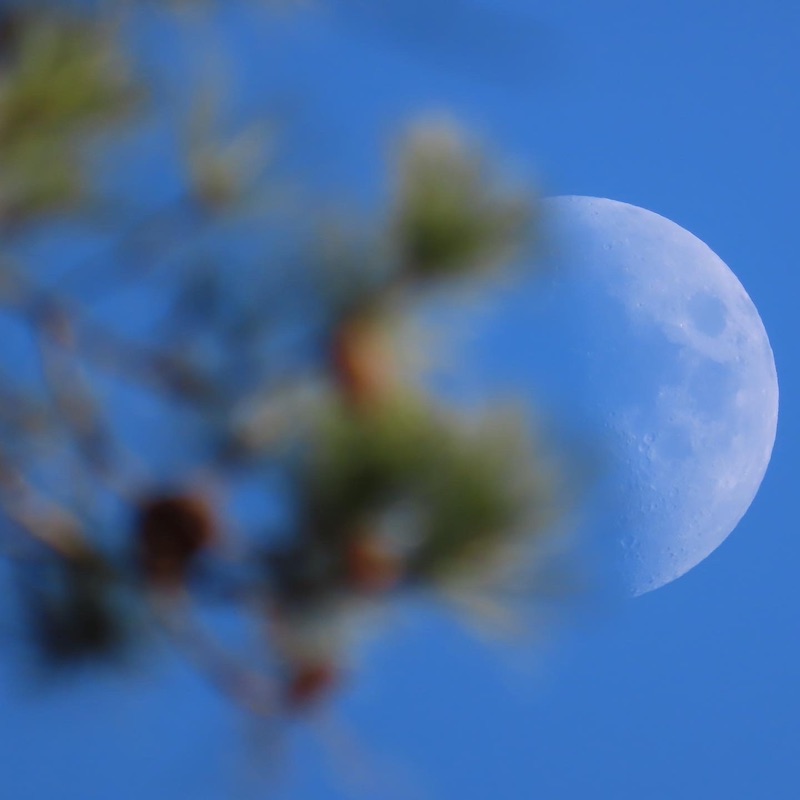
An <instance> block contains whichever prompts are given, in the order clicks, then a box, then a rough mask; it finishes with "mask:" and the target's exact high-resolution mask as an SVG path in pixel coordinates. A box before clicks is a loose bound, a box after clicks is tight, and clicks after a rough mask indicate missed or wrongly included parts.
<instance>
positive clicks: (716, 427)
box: [457, 197, 778, 595]
mask: <svg viewBox="0 0 800 800" xmlns="http://www.w3.org/2000/svg"><path fill="white" fill-rule="evenodd" d="M544 213H545V218H546V221H547V225H546V226H545V230H546V231H547V233H548V235H549V236H548V239H549V242H550V247H549V248H548V255H547V256H546V257H545V258H544V259H543V260H544V262H545V263H544V265H543V271H540V272H539V275H538V277H531V276H529V277H526V278H523V279H522V280H521V281H519V280H515V281H514V282H513V284H511V285H509V284H506V285H504V286H503V287H501V288H500V290H499V291H498V292H495V293H492V298H491V302H490V303H489V307H488V308H484V309H483V313H481V314H479V315H477V316H478V318H477V319H473V320H472V321H471V324H470V326H469V327H470V336H469V341H467V342H466V350H467V352H465V353H463V354H462V355H465V356H466V357H467V358H469V364H470V365H476V364H477V365H478V366H477V371H478V373H479V378H478V380H479V381H480V382H481V386H482V387H483V389H488V387H494V388H496V389H498V390H499V391H500V392H501V393H502V392H503V391H504V389H506V388H514V389H520V388H521V389H522V390H523V391H524V392H526V393H528V395H529V396H530V397H531V398H532V399H533V400H535V402H536V403H537V404H538V406H539V407H542V408H543V409H544V410H545V412H546V413H547V414H549V415H550V416H555V417H560V418H561V419H563V421H564V423H565V425H566V427H567V428H571V429H572V431H573V432H578V433H579V435H580V436H582V437H583V438H584V441H585V442H591V443H592V444H593V445H595V446H596V448H597V449H596V452H599V453H600V454H601V457H600V458H599V463H600V469H599V473H600V477H599V478H598V479H597V483H596V484H595V486H594V491H593V492H592V493H591V494H592V495H593V499H592V502H591V503H590V504H587V509H586V511H585V515H584V516H585V520H584V524H585V527H586V528H587V530H590V531H591V537H592V545H593V546H596V549H597V554H598V557H599V558H600V559H601V563H602V564H603V565H604V568H605V567H606V566H607V567H608V570H609V573H610V574H611V575H613V576H614V578H613V580H614V582H615V583H616V584H617V585H618V586H620V585H621V587H622V588H623V589H624V591H625V593H627V594H632V595H639V594H643V593H644V592H648V591H650V590H652V589H656V588H658V587H660V586H663V585H664V584H667V583H669V582H670V581H673V580H675V579H676V578H678V577H680V576H681V575H683V574H684V573H686V572H687V571H688V570H690V569H691V568H692V567H694V566H695V565H697V564H698V563H699V562H701V561H702V560H703V559H704V558H706V556H708V555H709V554H710V553H711V552H712V551H713V550H715V549H716V548H717V547H718V546H719V545H720V544H721V543H722V542H723V541H724V540H725V538H726V537H727V536H728V535H729V534H730V533H731V531H732V530H733V529H734V528H735V527H736V525H737V524H738V522H739V520H740V519H741V518H742V516H743V515H744V514H745V512H746V511H747V509H748V507H749V506H750V504H751V503H752V501H753V498H754V497H755V495H756V492H757V491H758V488H759V485H760V484H761V481H762V479H763V477H764V473H765V471H766V468H767V464H768V463H769V459H770V455H771V453H772V446H773V442H774V439H775V432H776V425H777V415H778V384H777V376H776V372H775V363H774V360H773V356H772V350H771V348H770V345H769V341H768V339H767V334H766V332H765V330H764V326H763V324H762V322H761V319H760V317H759V315H758V312H757V311H756V308H755V306H754V305H753V303H752V301H751V300H750V298H749V296H748V295H747V292H746V291H745V290H744V288H743V287H742V285H741V283H740V282H739V281H738V279H737V278H736V276H735V275H734V274H733V273H732V272H731V270H730V269H729V268H728V267H727V266H726V265H725V264H724V263H723V262H722V261H721V260H720V259H719V258H718V257H717V256H716V255H715V254H714V253H713V252H712V251H711V250H710V249H709V248H708V247H707V246H706V245H705V244H703V242H701V241H700V240H699V239H697V238H696V237H695V236H693V235H692V234H691V233H689V232H688V231H686V230H684V229H683V228H681V227H680V226H678V225H676V224H675V223H673V222H670V221H669V220H667V219H665V218H664V217H661V216H659V215H658V214H655V213H652V212H650V211H646V210H644V209H641V208H637V207H635V206H632V205H628V204H626V203H621V202H616V201H613V200H605V199H598V198H592V197H558V198H552V199H548V200H546V201H545V202H544ZM457 324H458V323H457ZM472 380H475V378H474V377H473V378H472ZM469 389H470V387H469V386H466V385H463V384H462V385H461V386H460V387H459V391H469Z"/></svg>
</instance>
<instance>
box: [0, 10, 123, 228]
mask: <svg viewBox="0 0 800 800" xmlns="http://www.w3.org/2000/svg"><path fill="white" fill-rule="evenodd" d="M18 13H20V14H21V13H22V12H18ZM18 28H19V31H18V34H17V39H18V40H17V41H16V42H15V46H14V47H13V48H12V54H11V58H10V64H8V65H7V67H6V68H5V69H4V70H3V73H2V75H1V76H0V215H2V217H3V218H5V219H6V220H11V221H18V220H20V219H26V218H29V217H31V216H32V215H35V214H39V213H47V212H48V211H52V210H57V209H61V208H64V207H69V206H70V205H74V204H75V203H76V202H77V201H78V200H80V199H81V196H82V194H83V193H84V190H85V188H86V182H85V178H84V175H83V172H82V169H81V164H80V148H81V147H82V146H84V145H85V143H86V142H85V141H84V140H85V137H87V136H89V135H90V133H91V132H93V131H95V130H97V128H98V126H101V125H103V126H104V125H107V124H108V123H109V122H111V121H112V120H114V119H117V118H118V117H119V115H120V114H121V113H122V112H124V111H126V110H128V109H129V108H130V106H131V103H132V101H133V98H134V93H133V90H132V87H131V84H130V82H129V80H128V79H127V77H126V76H125V74H124V72H123V71H122V69H121V66H120V63H119V59H118V58H117V57H116V56H115V55H114V51H113V48H114V41H113V37H112V36H111V33H110V31H108V30H106V29H105V28H103V27H102V26H100V25H99V24H94V25H93V24H91V23H89V22H87V21H80V22H79V21H77V20H67V19H60V18H56V17H53V16H50V15H31V16H30V17H27V18H26V17H22V19H21V21H20V22H19V23H18Z"/></svg>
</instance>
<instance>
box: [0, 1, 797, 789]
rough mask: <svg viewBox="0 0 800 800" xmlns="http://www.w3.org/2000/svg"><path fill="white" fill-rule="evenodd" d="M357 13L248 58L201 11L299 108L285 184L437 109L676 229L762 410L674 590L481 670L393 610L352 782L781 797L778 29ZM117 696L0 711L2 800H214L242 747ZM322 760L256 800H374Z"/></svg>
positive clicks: (786, 711)
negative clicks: (770, 386) (775, 419)
mask: <svg viewBox="0 0 800 800" xmlns="http://www.w3.org/2000/svg"><path fill="white" fill-rule="evenodd" d="M338 5H339V6H346V5H347V4H346V3H345V2H344V0H340V2H339V3H338ZM353 5H354V7H353V9H351V10H349V9H347V8H344V9H340V10H339V12H338V13H336V14H333V15H331V16H330V17H329V18H328V19H327V20H326V21H325V23H324V24H323V23H321V22H317V23H315V24H314V25H313V26H312V28H311V29H310V30H308V31H306V32H303V33H302V34H300V33H297V34H296V36H297V38H296V39H287V40H284V44H283V46H282V47H276V48H275V49H270V50H266V51H265V50H264V49H263V48H262V47H261V46H260V45H259V42H258V38H257V36H256V35H255V33H254V32H253V29H252V27H251V26H250V25H248V23H247V18H246V15H245V14H244V13H242V14H239V13H236V12H230V13H229V14H226V15H225V17H224V25H225V31H226V35H227V36H229V37H230V39H231V41H235V42H239V43H240V47H241V51H240V52H241V62H240V64H241V75H240V77H241V78H242V81H243V84H242V85H243V86H244V89H243V92H242V97H243V100H242V102H243V103H244V102H245V101H246V99H247V97H248V93H249V92H253V94H254V95H255V93H256V88H257V87H256V86H255V83H256V82H257V78H258V69H259V67H258V65H259V64H262V65H264V66H263V69H264V72H265V74H269V75H272V76H275V80H276V81H279V80H285V81H286V82H287V83H289V84H292V85H293V86H294V87H295V88H296V89H297V90H298V92H302V93H303V94H304V96H305V98H306V101H305V103H304V104H303V106H302V107H301V111H300V118H301V120H302V126H301V127H300V128H299V129H298V136H299V139H298V144H299V146H300V148H301V149H302V152H303V153H304V156H303V158H302V159H300V162H299V165H300V166H301V167H303V168H304V169H306V170H307V171H308V173H309V174H313V175H315V176H316V178H317V179H318V180H320V182H322V183H325V184H329V185H331V186H337V185H342V184H343V183H346V184H347V185H349V186H351V187H352V189H353V191H354V193H355V194H356V195H359V196H363V197H369V196H370V195H371V193H372V192H374V190H375V187H376V186H377V181H376V179H375V175H376V170H377V169H378V168H379V167H380V165H381V163H382V158H383V155H384V153H385V143H386V136H387V134H388V133H390V132H391V131H392V130H393V129H394V127H395V125H397V124H399V123H402V122H403V121H405V120H407V119H408V118H409V117H410V116H411V115H413V114H414V113H415V112H417V111H426V110H430V109H434V110H439V109H448V110H450V111H451V112H452V113H453V114H454V115H455V116H456V117H457V118H459V119H461V120H463V121H464V122H465V123H466V124H467V125H471V126H472V127H473V128H474V129H475V130H477V131H478V132H479V133H480V134H481V135H482V136H484V137H485V138H486V139H487V140H488V141H489V142H491V143H492V145H493V146H494V147H495V148H496V149H497V150H498V151H499V152H501V153H505V154H508V155H509V156H510V157H511V158H512V159H513V161H514V162H515V163H518V164H519V165H520V168H521V169H522V170H523V172H529V173H530V175H531V176H534V175H538V176H540V178H541V181H542V182H543V184H544V185H545V187H546V189H547V191H548V192H549V193H552V194H586V195H595V196H605V197H610V198H614V199H617V200H623V201H626V202H629V203H633V204H636V205H640V206H642V207H644V208H647V209H650V210H653V211H656V212H658V213H660V214H662V215H664V216H666V217H668V218H669V219H672V220H674V221H675V222H677V223H679V224H680V225H682V226H684V227H685V228H687V229H688V230H690V231H691V232H693V233H694V234H695V235H697V236H698V237H699V238H701V239H702V240H703V241H705V242H706V243H707V244H708V245H709V246H710V247H711V248H712V249H713V250H714V251H715V252H717V253H718V254H719V255H720V256H721V257H722V259H723V260H724V261H725V262H726V263H727V264H728V265H729V266H730V267H731V269H732V270H733V271H734V272H735V273H736V275H737V276H738V277H739V279H740V280H741V281H742V283H743V284H744V286H745V288H746V289H747V291H748V293H749V294H750V296H751V297H752V299H753V301H754V302H755V304H756V306H757V307H758V309H759V312H760V314H761V317H762V319H763V321H764V324H765V327H766V329H767V331H768V333H769V335H770V339H771V342H772V347H773V350H774V353H775V359H776V364H777V369H778V378H779V383H780V389H781V413H780V418H779V425H778V437H777V441H776V445H775V450H774V454H773V458H772V463H771V465H770V468H769V470H768V472H767V476H766V478H765V480H764V483H763V485H762V488H761V491H760V492H759V494H758V496H757V497H756V499H755V502H754V503H753V506H752V507H751V509H750V511H749V512H748V514H747V515H746V516H745V518H744V519H743V521H742V522H741V523H740V525H739V526H738V528H737V529H736V531H735V532H734V533H733V534H732V535H731V537H730V538H729V539H728V540H727V541H726V542H725V543H724V544H723V545H722V546H721V547H720V548H719V549H718V550H717V551H716V552H715V553H713V554H712V555H711V556H710V557H709V558H708V559H707V560H706V561H705V562H703V563H702V564H700V565H699V566H698V567H696V568H695V569H694V570H692V571H691V572H689V573H688V574H687V575H686V576H684V577H683V578H681V579H679V580H678V581H676V582H675V583H673V584H671V585H669V586H667V587H665V588H663V589H660V590H658V591H656V592H654V593H652V594H648V595H645V596H643V597H641V598H639V599H637V600H635V601H631V602H629V603H626V604H624V605H622V606H619V607H613V608H608V607H602V608H595V609H586V608H584V609H582V610H581V611H580V612H579V613H578V614H576V615H575V617H573V618H572V620H571V621H570V623H569V624H568V625H566V626H565V627H563V628H561V629H560V630H558V631H557V634H556V636H555V637H554V638H550V639H548V640H547V644H546V647H543V648H540V647H537V646H536V644H535V642H530V643H528V644H526V645H524V646H522V645H514V646H513V647H512V646H503V645H498V646H496V647H489V648H487V647H486V644H485V642H483V641H481V640H480V639H479V638H476V637H474V636H471V635H470V634H469V633H467V632H465V631H464V630H463V629H462V628H460V627H458V626H456V625H454V624H453V622H452V621H450V620H449V619H448V618H446V617H439V616H437V615H429V616H425V617H422V618H421V617H420V616H419V615H418V614H408V615H406V616H405V617H403V618H404V619H406V618H407V621H406V622H405V623H404V624H398V625H397V626H396V628H395V629H394V630H393V632H392V633H391V634H387V635H383V636H381V638H380V641H379V643H378V644H376V645H374V646H372V647H370V648H369V649H368V651H367V653H366V655H365V656H364V660H363V663H362V664H361V665H360V674H359V675H358V676H357V680H354V681H353V683H352V685H351V686H349V687H348V688H347V689H346V690H345V691H344V692H343V694H342V696H341V698H340V699H339V701H337V704H336V708H335V714H334V717H335V719H336V720H338V722H337V724H343V725H346V726H347V727H348V728H349V729H351V730H352V732H353V736H354V737H355V738H356V739H357V740H358V741H359V742H360V744H359V747H360V748H361V749H362V750H363V752H364V753H365V759H366V763H367V766H368V769H367V772H370V771H371V772H373V773H378V774H380V775H381V776H384V779H383V781H382V783H383V784H384V785H388V784H390V783H396V787H395V789H394V790H393V791H389V792H387V793H386V795H385V796H386V797H387V798H388V797H409V798H414V797H417V796H418V797H420V798H431V799H433V798H448V799H449V798H458V800H473V798H474V800H484V799H485V798H486V797H488V796H496V797H500V798H509V800H514V799H515V798H542V799H543V800H551V798H552V800H562V799H565V800H571V799H572V798H587V797H588V798H602V799H605V798H608V799H609V800H627V798H646V800H662V799H663V800H672V799H673V798H681V800H693V799H694V798H698V800H699V799H700V798H704V799H705V798H719V797H724V798H729V799H735V798H742V800H748V799H749V798H770V800H782V799H783V798H786V800H789V799H790V798H795V797H797V796H798V792H800V785H798V784H800V781H798V778H797V775H796V749H797V743H798V741H800V690H798V683H797V676H798V675H800V645H799V644H798V641H797V612H798V605H799V602H800V588H798V587H800V583H798V581H797V577H796V570H797V568H796V564H797V563H798V561H800V558H799V557H800V543H798V541H797V539H796V535H795V531H796V530H797V522H796V519H795V515H794V509H793V507H792V506H791V502H792V498H793V494H792V491H793V489H794V483H793V478H794V475H795V473H794V470H795V469H797V467H798V463H797V460H798V457H797V447H798V444H799V443H800V435H799V432H798V429H797V415H796V413H795V407H796V402H797V401H796V392H797V387H798V368H799V367H798V363H797V359H796V357H795V355H794V353H793V347H794V346H795V342H796V341H797V336H798V331H797V329H796V326H797V324H798V317H797V313H796V310H795V302H794V296H795V293H796V292H797V290H798V281H799V280H800V279H798V277H797V272H796V269H795V267H794V263H793V261H794V259H795V258H796V241H795V240H796V234H795V232H796V225H797V222H796V209H797V200H796V197H797V187H798V185H799V184H800V156H799V155H798V151H797V142H798V140H800V124H799V123H800V107H799V106H798V104H797V87H796V84H797V79H798V75H800V50H798V48H797V32H798V31H800V7H798V6H797V5H796V4H794V3H789V2H777V1H776V0H765V2H761V3H759V4H756V3H753V2H743V1H740V0H728V2H725V3H722V2H712V1H711V0H693V2H689V0H671V2H669V3H659V4H656V3H649V2H642V1H641V0H638V2H637V1H636V0H627V2H622V1H621V0H609V2H605V3H602V4H601V3H594V2H590V1H589V0H560V2H558V3H547V4H544V3H536V2H523V1H522V0H495V2H494V3H492V4H491V5H490V4H489V3H487V2H484V3H477V0H475V2H474V3H473V6H474V7H476V8H477V9H482V10H483V11H484V12H486V13H491V14H494V15H496V16H497V18H499V19H508V20H511V21H512V22H511V24H512V29H513V30H514V32H515V33H514V35H513V36H512V37H510V39H508V40H507V41H506V40H504V41H503V42H500V43H499V44H498V46H496V47H486V46H484V45H483V44H482V41H483V40H482V36H481V34H482V32H483V31H484V30H491V28H490V27H489V26H487V24H486V23H485V22H482V20H483V18H482V17H474V20H475V21H472V19H471V18H469V17H468V18H467V20H466V21H465V22H462V23H460V24H458V25H454V26H453V27H452V28H450V32H449V33H446V32H443V30H442V29H443V28H446V27H448V25H449V23H448V22H446V21H444V22H442V24H441V26H439V27H438V28H437V27H436V25H434V26H433V27H432V28H431V29H429V30H427V32H426V33H425V36H420V37H418V39H419V41H417V39H415V37H414V36H413V35H412V36H408V37H406V38H404V36H403V35H399V34H396V35H392V34H391V33H388V34H387V31H392V30H394V31H395V32H396V31H398V30H400V31H405V30H406V28H405V27H403V26H402V25H401V24H400V23H401V22H402V23H403V25H406V24H408V23H407V20H406V21H405V22H403V20H400V19H395V20H394V22H393V23H392V22H391V21H390V22H389V23H387V22H386V20H385V19H383V21H382V18H381V16H380V14H378V13H377V12H373V11H370V10H367V11H364V10H361V11H359V10H357V4H353ZM365 5H367V4H366V3H365ZM416 5H417V4H416V3H414V4H411V8H412V11H413V7H414V6H416ZM464 5H465V6H469V5H470V4H469V3H468V2H467V0H465V2H464ZM453 6H454V8H455V7H456V6H457V4H456V3H453ZM387 13H388V12H387ZM371 15H374V16H375V17H376V19H372V16H371ZM411 23H412V28H411V29H413V24H414V20H413V15H412V19H411ZM527 41H530V47H529V48H528V46H527V44H526V43H527ZM248 59H251V60H252V62H251V61H248ZM251 63H255V65H256V66H255V67H254V66H248V64H251ZM267 67H269V69H267ZM238 71H239V67H237V72H238ZM250 81H253V83H252V84H251V83H250ZM5 684H6V685H7V686H12V684H10V683H9V682H8V681H5ZM119 685H120V684H119V683H117V682H115V679H108V680H107V681H105V682H101V683H100V684H99V685H98V686H94V687H86V686H82V687H79V688H78V689H77V690H76V691H75V692H71V693H69V694H68V695H67V696H62V697H58V698H56V697H54V696H53V695H47V696H45V697H35V696H32V697H25V698H19V697H13V696H12V694H11V692H10V690H9V689H4V691H3V694H2V695H0V718H1V719H2V721H0V763H2V764H3V769H4V782H3V785H4V791H6V792H7V793H8V797H9V798H15V800H16V799H17V798H19V799H20V800H22V799H23V798H24V800H28V798H30V799H31V800H38V798H45V797H47V798H53V797H75V798H81V800H95V798H96V799H97V800H106V798H110V797H113V798H115V800H128V798H130V799H131V800H133V798H141V797H144V796H147V797H148V798H149V799H150V800H160V798H164V800H167V798H172V797H175V796H178V794H181V795H184V796H189V797H192V798H193V800H214V799H216V798H227V797H233V796H237V795H234V794H233V791H234V790H233V788H232V787H235V786H236V785H237V783H236V782H237V780H239V777H237V776H239V775H240V771H239V770H238V767H239V766H241V764H240V761H241V760H242V758H244V756H243V755H242V753H241V752H240V750H244V748H242V747H241V743H242V739H241V738H240V737H239V734H240V733H241V728H242V726H241V725H240V723H239V721H238V720H237V719H236V718H235V717H234V715H233V714H232V713H231V712H230V710H229V709H228V708H227V707H226V705H225V704H224V703H222V702H221V701H219V699H218V698H216V697H215V696H214V695H213V694H212V693H211V692H210V691H209V690H208V689H207V688H206V687H205V686H204V685H203V684H202V682H201V681H200V680H199V679H197V678H196V677H195V676H194V675H193V673H192V672H191V671H190V670H189V669H188V668H186V667H185V666H183V665H181V664H180V663H177V662H176V663H173V662H172V661H170V660H169V659H166V660H164V661H162V662H159V663H154V664H152V665H150V667H149V668H148V669H147V670H145V671H144V673H143V675H142V676H139V677H138V678H137V679H136V680H135V681H134V682H133V683H132V684H130V685H129V684H126V686H127V689H126V692H125V694H124V699H123V700H120V692H119ZM14 691H15V692H16V689H15V690H14ZM328 738H329V737H327V736H326V735H325V734H320V733H319V731H315V730H314V729H313V726H311V725H299V726H297V728H296V729H294V730H293V731H292V732H291V736H290V746H289V751H290V752H291V753H292V755H291V757H289V756H286V757H285V758H284V757H283V756H281V760H282V761H283V760H288V761H289V762H290V763H288V765H287V766H286V769H287V776H286V779H285V781H284V782H283V784H284V785H283V787H282V788H281V789H280V790H279V791H275V792H273V793H272V794H271V793H270V792H269V791H265V792H264V794H263V796H267V797H269V796H280V797H286V798H304V799H307V800H316V799H317V798H320V799H321V798H338V797H342V798H350V797H365V798H366V797H381V796H382V795H381V794H379V793H378V792H377V791H376V790H375V789H374V788H364V787H362V788H361V789H360V790H358V789H355V788H353V787H351V786H349V785H348V779H347V777H346V776H344V775H342V774H341V773H345V772H348V771H352V770H349V768H348V767H347V764H348V762H349V759H348V757H346V756H343V755H341V754H339V755H334V754H332V753H331V752H330V748H329V747H328V746H327V745H326V744H325V742H326V741H327V740H328ZM359 759H360V757H356V760H359ZM385 776H388V777H385ZM369 780H372V779H371V778H369V777H368V778H367V785H368V784H369ZM59 787H70V788H69V790H67V789H66V788H59ZM68 791H69V793H67V792H68Z"/></svg>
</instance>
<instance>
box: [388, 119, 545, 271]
mask: <svg viewBox="0 0 800 800" xmlns="http://www.w3.org/2000/svg"><path fill="white" fill-rule="evenodd" d="M398 172H399V186H398V190H397V198H396V201H395V210H394V237H395V239H396V242H397V246H398V248H399V250H400V258H401V263H402V267H403V269H404V270H405V271H406V272H407V273H408V274H410V275H412V276H414V277H418V278H437V277H440V276H449V275H457V274H463V273H467V272H474V271H479V270H490V269H493V268H496V267H498V266H501V265H502V264H503V263H505V262H507V261H508V259H509V258H511V257H512V256H513V255H514V253H515V252H516V251H517V250H518V249H519V248H520V247H521V245H522V244H523V243H524V241H525V239H526V238H527V237H528V236H529V235H530V231H531V224H532V222H533V216H532V201H531V198H530V197H528V196H526V195H525V194H523V193H521V192H518V191H513V190H511V189H507V188H504V187H502V186H501V185H500V182H499V180H498V178H497V176H496V175H495V174H494V173H493V170H492V168H491V165H490V163H489V162H488V161H487V159H486V158H485V156H484V155H483V154H482V153H481V152H480V151H478V150H476V149H475V148H473V147H470V145H469V144H468V143H467V142H466V141H465V139H464V138H463V136H462V135H461V134H460V132H458V131H457V130H456V129H455V128H452V127H450V126H441V125H440V126H433V127H431V126H422V127H420V128H418V129H416V130H415V131H413V132H412V134H411V135H410V136H409V137H408V139H407V140H406V141H405V143H404V145H403V147H402V150H401V154H400V159H399V167H398Z"/></svg>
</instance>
